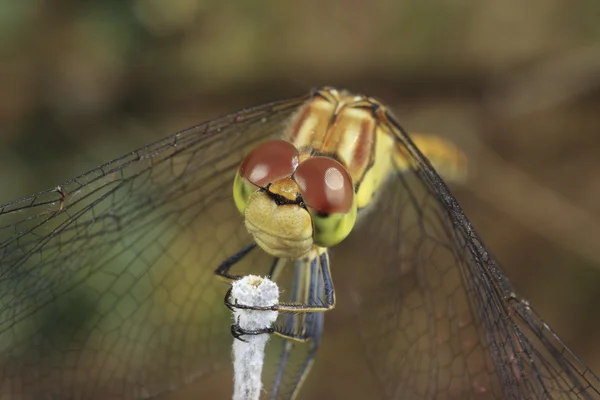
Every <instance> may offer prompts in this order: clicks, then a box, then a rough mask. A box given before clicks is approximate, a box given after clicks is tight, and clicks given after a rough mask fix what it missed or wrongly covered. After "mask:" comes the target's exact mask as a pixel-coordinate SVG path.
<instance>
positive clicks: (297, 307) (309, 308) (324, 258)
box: [225, 247, 335, 313]
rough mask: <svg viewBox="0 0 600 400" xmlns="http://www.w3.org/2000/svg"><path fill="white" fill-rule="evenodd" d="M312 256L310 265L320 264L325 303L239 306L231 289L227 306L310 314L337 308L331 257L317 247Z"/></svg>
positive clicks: (226, 301)
mask: <svg viewBox="0 0 600 400" xmlns="http://www.w3.org/2000/svg"><path fill="white" fill-rule="evenodd" d="M312 253H313V254H311V257H310V258H309V259H310V263H311V266H312V265H313V264H315V263H316V264H318V265H319V268H320V270H321V274H322V277H323V290H324V297H325V301H322V302H317V301H315V302H312V303H296V302H290V303H279V304H276V305H274V306H271V307H258V306H253V305H246V304H239V303H237V302H233V303H232V302H231V296H230V294H231V289H229V291H228V292H227V294H226V296H225V305H226V306H227V307H229V308H230V309H231V308H238V309H246V310H254V311H259V310H265V311H280V312H290V313H309V312H324V311H329V310H331V309H333V308H334V307H335V290H334V287H333V281H332V279H331V270H330V268H329V256H328V253H327V249H326V248H322V247H315V249H313V251H312Z"/></svg>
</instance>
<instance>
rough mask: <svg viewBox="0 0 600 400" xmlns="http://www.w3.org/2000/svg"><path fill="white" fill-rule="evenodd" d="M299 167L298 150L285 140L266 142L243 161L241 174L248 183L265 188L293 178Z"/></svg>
mask: <svg viewBox="0 0 600 400" xmlns="http://www.w3.org/2000/svg"><path fill="white" fill-rule="evenodd" d="M297 166H298V150H296V148H295V147H294V145H293V144H291V143H289V142H286V141H285V140H272V141H269V142H265V143H263V144H261V145H260V146H258V147H257V148H255V149H254V150H252V151H251V152H250V153H249V154H248V155H247V156H246V157H245V158H244V160H243V161H242V164H241V165H240V169H239V174H240V176H241V177H242V178H244V179H246V180H247V181H248V182H250V183H252V184H254V185H256V186H260V187H265V186H267V184H269V183H271V182H274V181H276V180H278V179H280V178H285V177H288V176H291V175H292V174H293V173H294V171H295V170H296V167H297Z"/></svg>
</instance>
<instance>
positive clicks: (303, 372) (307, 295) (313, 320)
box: [271, 260, 325, 399]
mask: <svg viewBox="0 0 600 400" xmlns="http://www.w3.org/2000/svg"><path fill="white" fill-rule="evenodd" d="M320 275H321V274H320V268H318V266H317V265H316V264H315V263H311V266H310V268H307V265H305V263H303V262H302V261H300V260H297V261H296V262H295V263H294V280H293V282H292V296H291V299H290V300H291V301H292V302H298V301H301V299H305V300H304V301H305V302H307V303H316V302H317V301H318V299H319V297H320V296H321V295H323V292H324V286H322V285H320ZM303 316H304V318H303V319H304V321H300V318H299V317H300V315H298V314H288V315H287V317H286V326H285V329H286V330H287V331H288V332H302V336H303V337H304V338H305V339H306V340H307V341H308V344H307V345H308V346H309V349H308V353H307V355H306V356H305V359H304V361H303V363H302V366H301V367H300V372H299V373H298V374H297V375H296V377H295V378H294V379H295V382H294V384H293V391H292V394H291V398H292V399H294V398H296V396H297V395H298V393H299V391H300V388H301V386H302V384H303V383H304V381H305V380H306V377H307V376H308V373H309V372H310V369H311V367H312V365H313V363H314V360H315V357H316V353H317V350H318V348H319V345H320V343H321V335H322V333H323V322H324V319H325V314H324V313H322V312H320V313H306V314H304V315H303ZM298 325H300V326H298ZM294 346H296V343H295V341H294V340H284V342H283V350H282V352H281V355H280V357H279V367H278V369H277V375H276V376H275V381H274V382H273V391H272V392H271V399H276V398H277V396H278V394H279V391H280V386H281V384H282V382H283V377H284V373H285V371H286V369H289V368H291V366H289V365H288V360H289V358H290V353H291V351H292V349H293V348H294Z"/></svg>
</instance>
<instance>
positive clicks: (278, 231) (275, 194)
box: [233, 140, 356, 258]
mask: <svg viewBox="0 0 600 400" xmlns="http://www.w3.org/2000/svg"><path fill="white" fill-rule="evenodd" d="M233 194H234V200H235V204H236V206H237V208H238V210H239V211H240V212H241V213H242V214H243V215H244V216H245V224H246V228H247V229H248V231H249V232H250V234H252V235H253V236H254V239H255V241H256V243H257V244H258V245H259V246H260V247H261V248H262V249H263V250H265V251H266V252H267V253H269V254H272V255H274V256H276V257H285V258H298V257H301V256H303V255H305V254H306V253H308V252H309V251H310V250H311V249H312V247H313V245H317V246H320V247H330V246H333V245H335V244H337V243H339V242H340V241H342V240H343V239H344V238H345V237H346V236H347V235H348V234H349V233H350V231H351V230H352V227H353V226H354V222H355V221H356V201H355V196H354V187H353V184H352V179H351V177H350V175H349V174H348V172H347V171H346V169H345V168H344V166H343V165H342V164H341V163H339V162H338V161H336V160H334V159H332V158H330V157H321V156H310V155H302V156H300V154H299V152H298V150H297V149H296V148H295V147H294V146H293V145H292V144H291V143H289V142H286V141H283V140H274V141H270V142H266V143H264V144H262V145H261V146H259V147H257V148H256V149H255V150H254V151H252V152H251V153H250V154H248V155H247V156H246V157H245V158H244V161H242V164H241V165H240V168H239V169H238V172H237V174H236V177H235V181H234V185H233Z"/></svg>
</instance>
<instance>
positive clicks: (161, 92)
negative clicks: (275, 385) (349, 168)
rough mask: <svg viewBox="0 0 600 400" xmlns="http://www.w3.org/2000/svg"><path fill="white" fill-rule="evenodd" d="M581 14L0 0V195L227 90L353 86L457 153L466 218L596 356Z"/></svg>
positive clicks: (591, 40) (577, 8)
mask: <svg viewBox="0 0 600 400" xmlns="http://www.w3.org/2000/svg"><path fill="white" fill-rule="evenodd" d="M599 20H600V3H599V2H597V1H596V0H579V1H572V0H544V1H528V2H523V1H520V0H505V1H502V2H501V1H480V0H471V1H468V0H440V1H433V0H401V1H376V2H366V1H364V2H359V1H341V0H335V1H316V0H308V1H303V2H281V1H267V0H261V1H259V0H255V1H252V2H247V1H230V2H211V1H201V0H171V1H168V2H167V1H163V0H135V1H124V0H123V1H121V0H85V1H74V0H72V1H68V0H26V1H23V0H4V1H2V2H0V56H1V62H0V187H1V188H2V189H1V190H0V203H5V202H7V201H10V200H13V199H16V198H18V197H21V196H24V195H28V194H30V193H33V192H36V191H39V190H42V189H46V188H49V187H53V186H55V185H56V184H58V183H59V182H62V181H64V180H66V179H68V178H71V177H73V176H75V175H77V174H79V173H82V172H84V171H86V170H88V169H91V168H93V167H95V166H97V165H99V164H101V163H103V162H105V161H108V160H110V159H112V158H115V157H117V156H120V155H122V154H124V153H125V152H127V151H130V150H133V149H135V148H137V147H139V146H141V145H144V144H146V143H149V142H151V141H153V140H156V139H159V138H161V137H164V136H166V135H167V134H170V133H173V132H175V131H178V130H181V129H184V128H186V127H188V126H191V125H194V124H197V123H199V122H202V121H205V120H207V119H210V118H213V117H217V116H219V115H221V114H224V113H227V112H230V111H233V110H235V109H237V108H240V107H244V106H250V105H255V104H259V103H262V102H265V101H269V100H275V99H279V98H282V97H288V96H294V95H300V94H303V93H305V92H306V91H308V90H309V89H311V88H313V87H316V86H320V85H325V84H327V85H333V86H338V87H342V88H347V89H350V90H352V91H354V92H360V93H365V94H368V95H371V96H374V97H377V98H379V99H381V100H382V101H383V102H385V103H386V104H388V105H389V107H390V109H392V110H393V112H394V113H395V114H396V116H397V117H398V119H399V121H400V122H401V123H402V124H403V125H404V127H405V128H406V129H407V130H408V131H412V132H426V133H436V134H439V135H441V136H443V137H446V138H448V139H449V140H451V141H453V142H454V143H456V144H457V145H458V146H459V147H460V148H461V149H463V150H464V151H465V153H466V154H467V155H468V157H469V162H470V164H469V178H468V180H467V181H466V182H465V183H464V184H463V185H461V186H458V185H455V186H453V191H454V192H455V194H456V196H457V198H458V199H459V202H460V204H461V205H462V207H463V209H464V210H465V212H466V214H467V216H468V217H469V218H470V219H471V221H472V223H473V224H474V226H475V228H476V229H477V230H478V231H479V233H480V235H481V236H482V238H483V240H484V241H485V242H486V243H487V245H488V247H489V248H490V250H491V251H492V252H493V253H494V254H495V255H496V257H497V258H498V260H499V262H500V263H501V264H502V265H503V267H504V269H505V271H506V272H507V275H508V276H509V278H510V279H511V282H512V283H513V284H514V285H515V287H516V288H517V290H519V292H520V294H522V295H523V296H524V297H526V298H527V299H529V300H530V302H531V303H532V304H533V305H534V306H535V307H536V309H537V310H538V312H539V313H540V314H541V315H543V316H544V318H545V319H546V320H547V322H548V323H549V324H550V325H551V326H552V327H553V328H554V330H555V331H557V332H558V333H559V334H560V335H561V337H562V339H563V340H564V341H565V342H566V343H567V345H569V347H571V348H572V349H573V350H574V351H575V352H576V354H578V355H580V357H581V358H582V359H583V360H584V361H585V362H586V363H587V364H588V365H590V367H592V369H594V370H595V371H596V372H600V340H598V338H599V337H600V336H599V335H600V314H599V313H598V311H597V310H598V306H597V303H598V302H599V301H600V246H598V240H599V238H600V157H599V156H598V155H599V154H600V112H598V110H600V24H598V21H599ZM182 396H183V394H182Z"/></svg>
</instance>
